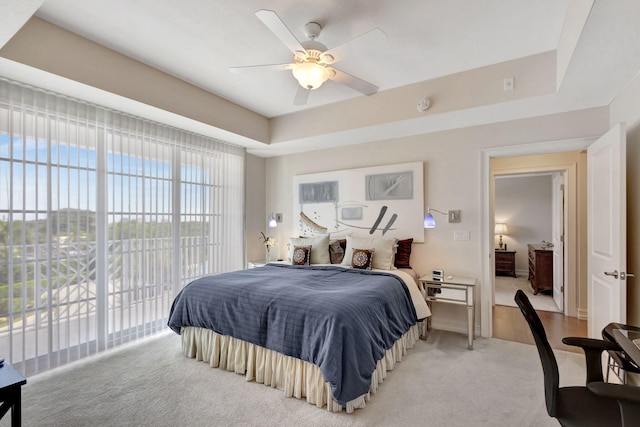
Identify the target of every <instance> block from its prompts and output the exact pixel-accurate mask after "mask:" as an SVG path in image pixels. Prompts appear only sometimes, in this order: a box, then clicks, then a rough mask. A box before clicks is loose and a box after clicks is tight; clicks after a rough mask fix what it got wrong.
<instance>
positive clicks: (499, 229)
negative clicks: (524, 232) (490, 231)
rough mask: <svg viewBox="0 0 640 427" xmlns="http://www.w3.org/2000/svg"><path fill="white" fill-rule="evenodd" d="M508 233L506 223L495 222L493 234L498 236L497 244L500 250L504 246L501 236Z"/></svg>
mask: <svg viewBox="0 0 640 427" xmlns="http://www.w3.org/2000/svg"><path fill="white" fill-rule="evenodd" d="M508 233H509V230H508V229H507V224H505V223H504V222H497V223H496V228H495V230H494V234H495V235H496V236H500V242H499V243H498V245H499V246H500V250H502V247H503V246H504V243H502V236H503V235H505V236H506V235H507V234H508Z"/></svg>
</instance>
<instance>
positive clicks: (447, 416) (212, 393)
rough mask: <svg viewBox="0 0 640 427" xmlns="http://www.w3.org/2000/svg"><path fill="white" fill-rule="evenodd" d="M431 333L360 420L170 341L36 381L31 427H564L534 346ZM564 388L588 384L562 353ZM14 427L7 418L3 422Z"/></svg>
mask: <svg viewBox="0 0 640 427" xmlns="http://www.w3.org/2000/svg"><path fill="white" fill-rule="evenodd" d="M466 340H467V337H466V335H463V334H456V333H450V332H442V331H433V332H431V334H430V336H429V338H428V340H427V341H419V342H418V343H416V345H415V347H414V348H413V349H410V350H409V352H408V354H407V355H406V356H405V357H404V358H403V360H402V362H401V363H399V364H398V365H397V366H396V368H395V369H394V370H393V371H391V372H389V376H388V377H387V379H386V380H385V381H384V383H383V384H382V385H381V386H380V388H379V389H378V392H377V393H376V394H375V395H373V397H372V399H371V401H370V402H368V404H367V407H366V408H363V409H358V410H356V411H355V413H353V414H346V413H330V412H327V411H326V409H319V408H317V407H315V406H314V405H310V404H308V403H306V402H305V401H302V400H297V399H292V398H286V397H284V394H283V392H282V391H280V390H277V389H273V388H271V387H268V386H264V385H262V384H256V383H249V382H247V381H245V379H244V377H243V376H241V375H237V374H235V373H232V372H227V371H223V370H220V369H213V368H210V367H209V365H208V364H207V363H204V362H198V361H195V360H194V359H188V358H186V357H185V356H183V355H182V352H181V350H180V338H179V337H178V336H177V335H175V334H173V333H170V332H167V333H162V334H160V335H159V336H157V337H154V338H148V339H145V340H143V341H142V342H140V343H135V344H130V345H126V346H124V347H123V348H120V349H117V350H110V351H107V352H105V353H103V354H101V355H98V356H93V357H90V358H89V359H87V360H84V361H79V362H74V363H72V364H69V365H67V366H64V367H61V368H57V369H54V370H52V371H49V372H46V373H43V374H40V375H36V376H34V377H32V378H29V379H28V383H27V385H26V386H25V387H24V388H23V422H24V424H23V425H25V426H66V427H74V426H187V425H189V426H398V425H414V426H418V425H419V426H445V425H446V426H469V425H473V426H478V425H485V426H519V427H524V426H536V427H539V426H557V425H558V423H557V422H556V421H555V420H554V419H552V418H550V417H548V416H547V414H546V411H545V407H544V391H543V380H542V368H541V365H540V360H539V358H538V353H537V351H536V348H535V347H534V346H532V345H527V344H520V343H515V342H509V341H503V340H498V339H488V338H478V339H477V340H476V342H475V349H474V350H467V343H466ZM555 353H556V357H557V359H558V363H559V369H560V378H561V385H583V384H584V379H585V376H584V357H583V356H582V355H579V354H575V353H568V352H564V351H556V352H555ZM0 426H1V427H5V426H9V416H8V415H7V416H6V417H5V418H4V419H2V420H0Z"/></svg>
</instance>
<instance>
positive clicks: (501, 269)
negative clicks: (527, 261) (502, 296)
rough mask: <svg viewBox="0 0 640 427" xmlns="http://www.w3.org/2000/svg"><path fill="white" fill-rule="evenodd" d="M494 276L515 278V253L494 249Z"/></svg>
mask: <svg viewBox="0 0 640 427" xmlns="http://www.w3.org/2000/svg"><path fill="white" fill-rule="evenodd" d="M495 257H496V276H511V277H516V251H501V250H500V249H496V255H495Z"/></svg>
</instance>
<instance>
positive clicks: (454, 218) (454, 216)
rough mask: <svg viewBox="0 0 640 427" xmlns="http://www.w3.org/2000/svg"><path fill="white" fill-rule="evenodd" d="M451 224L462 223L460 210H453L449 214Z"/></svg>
mask: <svg viewBox="0 0 640 427" xmlns="http://www.w3.org/2000/svg"><path fill="white" fill-rule="evenodd" d="M448 214H449V215H448V216H449V222H460V210H459V209H456V210H451V211H449V212H448Z"/></svg>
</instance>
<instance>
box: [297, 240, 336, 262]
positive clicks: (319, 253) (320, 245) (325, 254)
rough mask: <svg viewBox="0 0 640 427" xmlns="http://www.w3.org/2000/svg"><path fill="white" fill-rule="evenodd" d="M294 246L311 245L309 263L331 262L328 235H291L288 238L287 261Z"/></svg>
mask: <svg viewBox="0 0 640 427" xmlns="http://www.w3.org/2000/svg"><path fill="white" fill-rule="evenodd" d="M296 246H311V264H331V257H330V256H329V235H328V234H325V235H324V236H318V237H291V238H290V239H289V257H288V259H289V262H291V258H293V249H294V248H295V247H296Z"/></svg>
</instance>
